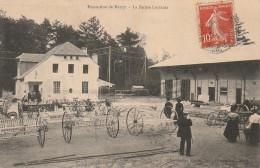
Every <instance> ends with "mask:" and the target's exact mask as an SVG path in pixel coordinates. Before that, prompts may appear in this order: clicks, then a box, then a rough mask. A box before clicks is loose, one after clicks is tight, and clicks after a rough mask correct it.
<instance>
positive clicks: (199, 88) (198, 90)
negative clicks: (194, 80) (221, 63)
mask: <svg viewBox="0 0 260 168" xmlns="http://www.w3.org/2000/svg"><path fill="white" fill-rule="evenodd" d="M197 95H201V87H197Z"/></svg>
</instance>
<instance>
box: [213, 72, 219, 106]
mask: <svg viewBox="0 0 260 168" xmlns="http://www.w3.org/2000/svg"><path fill="white" fill-rule="evenodd" d="M212 73H213V75H214V76H215V79H216V82H217V86H216V87H217V94H216V100H217V101H219V95H218V80H219V75H218V74H217V72H216V71H215V69H214V68H213V69H212Z"/></svg>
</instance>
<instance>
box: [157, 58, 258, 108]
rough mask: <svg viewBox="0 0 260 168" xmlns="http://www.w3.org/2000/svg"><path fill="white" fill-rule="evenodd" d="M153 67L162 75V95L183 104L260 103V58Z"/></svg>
mask: <svg viewBox="0 0 260 168" xmlns="http://www.w3.org/2000/svg"><path fill="white" fill-rule="evenodd" d="M173 60H174V59H170V60H168V61H167V60H166V62H168V63H167V64H165V65H166V66H164V65H163V64H164V63H159V64H157V65H154V66H152V67H153V68H156V69H159V71H160V74H161V95H162V96H170V97H172V98H176V97H181V98H182V99H183V100H203V101H204V102H209V101H214V102H219V103H223V104H234V103H237V104H240V103H243V101H244V100H260V58H259V59H258V60H246V61H227V62H220V63H218V62H215V63H212V62H211V63H203V64H200V63H198V64H192V65H185V63H184V65H179V64H178V65H176V64H175V63H173V64H172V66H170V65H169V61H173Z"/></svg>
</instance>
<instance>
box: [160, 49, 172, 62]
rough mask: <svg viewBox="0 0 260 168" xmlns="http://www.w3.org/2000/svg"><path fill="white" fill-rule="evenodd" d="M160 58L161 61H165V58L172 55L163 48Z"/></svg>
mask: <svg viewBox="0 0 260 168" xmlns="http://www.w3.org/2000/svg"><path fill="white" fill-rule="evenodd" d="M162 52H163V53H162V59H161V61H165V60H167V59H169V58H171V57H172V56H171V55H170V54H169V52H168V51H166V50H165V49H162Z"/></svg>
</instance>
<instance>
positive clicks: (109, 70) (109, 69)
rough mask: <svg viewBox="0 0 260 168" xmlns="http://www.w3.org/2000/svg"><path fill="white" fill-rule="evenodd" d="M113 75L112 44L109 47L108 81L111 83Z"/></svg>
mask: <svg viewBox="0 0 260 168" xmlns="http://www.w3.org/2000/svg"><path fill="white" fill-rule="evenodd" d="M110 77H111V46H109V47H108V82H109V83H110Z"/></svg>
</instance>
